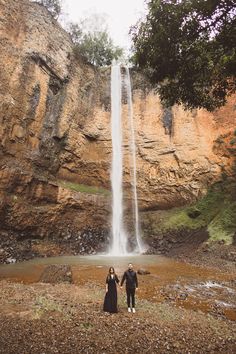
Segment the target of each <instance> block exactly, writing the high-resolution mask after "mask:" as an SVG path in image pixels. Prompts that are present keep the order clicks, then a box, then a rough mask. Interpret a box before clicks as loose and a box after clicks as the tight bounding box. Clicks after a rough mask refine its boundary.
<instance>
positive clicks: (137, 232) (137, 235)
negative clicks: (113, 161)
mask: <svg viewBox="0 0 236 354" xmlns="http://www.w3.org/2000/svg"><path fill="white" fill-rule="evenodd" d="M125 69H126V88H127V103H128V118H129V145H130V153H131V164H132V166H131V168H132V187H133V201H134V207H133V209H134V226H135V238H136V243H137V251H138V252H139V253H141V252H142V251H143V245H142V241H141V237H140V228H139V215H138V197H137V175H136V171H137V167H136V144H135V130H134V117H133V101H132V90H131V80H130V73H129V68H128V67H126V68H125Z"/></svg>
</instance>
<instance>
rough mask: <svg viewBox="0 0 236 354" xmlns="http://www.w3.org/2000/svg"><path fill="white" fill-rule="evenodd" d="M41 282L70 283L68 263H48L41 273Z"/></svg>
mask: <svg viewBox="0 0 236 354" xmlns="http://www.w3.org/2000/svg"><path fill="white" fill-rule="evenodd" d="M39 281H40V282H41V283H50V284H57V283H72V271H71V267H70V266H69V265H49V266H48V267H47V268H46V269H45V270H44V271H43V273H42V275H41V277H40V280H39Z"/></svg>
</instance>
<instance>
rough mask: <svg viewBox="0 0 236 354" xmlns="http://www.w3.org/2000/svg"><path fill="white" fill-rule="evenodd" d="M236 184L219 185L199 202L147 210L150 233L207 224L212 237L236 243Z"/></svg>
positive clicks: (198, 227)
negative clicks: (164, 208)
mask: <svg viewBox="0 0 236 354" xmlns="http://www.w3.org/2000/svg"><path fill="white" fill-rule="evenodd" d="M234 195H236V185H235V183H229V182H228V181H225V182H224V183H219V184H215V185H214V186H212V188H211V189H210V190H209V191H208V193H207V194H206V195H205V196H204V197H203V198H202V199H200V200H199V201H198V202H197V203H195V204H193V205H191V206H188V207H182V208H175V209H171V210H168V211H158V212H152V213H147V215H145V216H144V222H143V224H144V228H145V229H146V234H147V235H148V234H149V233H150V232H151V233H152V234H157V233H159V232H168V231H171V230H180V229H188V230H196V229H200V228H203V227H205V228H206V229H207V230H208V232H209V235H210V240H213V241H215V240H224V241H225V242H226V243H227V244H229V243H232V240H233V236H234V233H235V231H236V200H234V197H233V196H234Z"/></svg>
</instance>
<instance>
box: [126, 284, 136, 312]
mask: <svg viewBox="0 0 236 354" xmlns="http://www.w3.org/2000/svg"><path fill="white" fill-rule="evenodd" d="M126 295H127V305H128V307H130V298H131V300H132V307H133V308H134V307H135V288H126Z"/></svg>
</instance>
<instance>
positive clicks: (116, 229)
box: [110, 65, 127, 256]
mask: <svg viewBox="0 0 236 354" xmlns="http://www.w3.org/2000/svg"><path fill="white" fill-rule="evenodd" d="M121 86H122V85H121V72H120V65H112V69H111V131H112V169H111V185H112V245H111V249H110V254H111V255H116V256H121V255H125V254H127V236H126V234H125V231H124V228H123V192H122V177H123V165H122V160H123V159H122V122H121Z"/></svg>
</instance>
